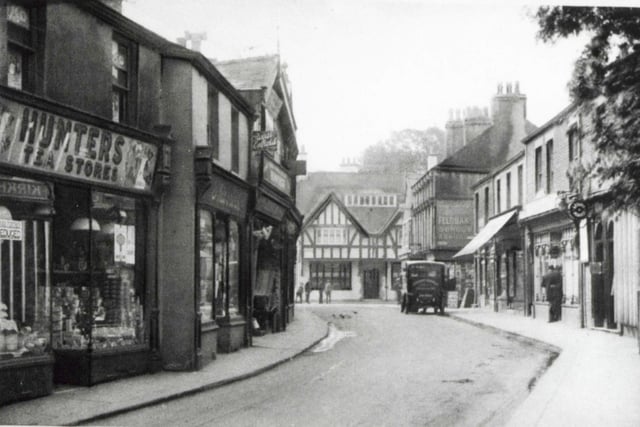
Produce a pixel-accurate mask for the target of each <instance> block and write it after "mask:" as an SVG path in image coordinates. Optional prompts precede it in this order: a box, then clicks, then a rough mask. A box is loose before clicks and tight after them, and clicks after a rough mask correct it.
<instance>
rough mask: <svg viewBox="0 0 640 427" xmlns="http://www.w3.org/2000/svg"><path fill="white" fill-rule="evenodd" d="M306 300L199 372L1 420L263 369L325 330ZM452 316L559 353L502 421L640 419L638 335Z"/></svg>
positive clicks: (125, 403) (126, 401)
mask: <svg viewBox="0 0 640 427" xmlns="http://www.w3.org/2000/svg"><path fill="white" fill-rule="evenodd" d="M311 305H312V306H313V305H315V304H313V303H312V304H311ZM380 305H392V304H380ZM394 306H395V304H394ZM305 307H306V304H304V305H299V306H298V308H297V309H296V315H295V319H294V320H293V322H291V323H290V324H289V325H288V326H287V330H286V331H285V332H281V333H276V334H267V335H265V336H262V337H254V341H253V344H254V345H253V346H252V347H250V348H243V349H241V350H239V351H237V352H235V353H231V354H219V355H218V358H217V360H215V361H213V362H211V363H210V364H208V365H206V366H205V367H204V368H203V369H201V370H200V371H197V372H159V373H156V374H149V375H141V376H137V377H132V378H127V379H122V380H118V381H113V382H109V383H104V384H98V385H95V386H93V387H73V388H71V387H64V388H57V389H56V391H55V392H54V393H53V394H52V395H50V396H46V397H42V398H39V399H33V400H29V401H25V402H18V403H13V404H10V405H7V406H4V407H0V424H2V425H79V424H83V423H88V422H95V421H99V420H100V419H103V418H106V417H108V416H112V415H117V414H120V413H124V412H127V411H131V410H135V409H139V408H143V407H147V406H151V405H155V404H158V403H162V402H166V401H169V400H172V399H177V398H180V397H185V396H189V395H191V394H195V393H199V392H202V391H205V390H210V389H214V388H216V387H222V386H224V385H226V384H230V383H232V382H235V381H240V380H243V379H246V378H249V377H252V376H255V375H259V374H260V373H262V372H265V371H267V370H269V369H272V368H274V367H276V366H279V365H280V364H282V363H285V362H287V361H289V360H291V359H293V358H295V357H296V356H298V355H300V354H302V353H304V352H305V351H307V350H308V349H310V348H312V347H313V346H314V345H316V344H317V343H319V342H320V341H322V339H324V338H325V337H326V336H327V333H328V327H327V323H326V322H325V321H323V320H321V319H320V318H319V317H317V316H315V315H314V314H313V313H312V312H311V311H310V310H307V309H305ZM396 307H397V306H396ZM448 315H449V316H451V317H452V318H455V319H457V320H459V321H463V322H467V323H471V324H474V325H476V326H478V327H481V328H485V329H489V330H492V331H493V332H495V333H499V334H506V335H508V336H511V337H513V338H515V339H519V340H525V341H529V342H531V343H534V344H539V345H541V346H543V347H544V348H546V349H547V350H548V349H549V348H551V349H553V351H557V353H559V355H558V357H557V358H552V359H550V366H549V367H548V368H547V369H546V370H545V371H541V372H539V373H538V375H536V376H535V377H534V378H533V379H532V383H530V384H529V386H530V387H531V391H530V394H529V396H528V397H527V398H526V399H525V401H524V402H523V403H522V404H521V405H520V406H518V407H517V408H516V409H514V410H513V411H512V413H511V414H510V415H509V416H507V417H506V418H504V417H500V424H503V423H506V425H507V426H517V427H528V426H545V427H546V426H563V427H568V426H602V425H611V426H616V427H618V426H634V427H635V426H638V425H640V355H639V352H638V342H637V340H636V339H635V338H631V337H622V336H619V335H617V334H612V333H606V332H602V331H594V330H589V329H577V328H574V327H571V326H568V325H566V324H563V323H561V322H556V323H545V322H543V321H541V320H539V319H532V318H528V317H524V316H521V315H515V314H507V313H494V312H492V311H485V310H482V309H450V310H448Z"/></svg>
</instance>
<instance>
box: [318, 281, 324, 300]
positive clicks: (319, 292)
mask: <svg viewBox="0 0 640 427" xmlns="http://www.w3.org/2000/svg"><path fill="white" fill-rule="evenodd" d="M322 295H324V288H323V287H322V283H318V302H319V303H320V304H322Z"/></svg>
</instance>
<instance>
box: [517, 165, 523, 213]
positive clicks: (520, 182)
mask: <svg viewBox="0 0 640 427" xmlns="http://www.w3.org/2000/svg"><path fill="white" fill-rule="evenodd" d="M523 193H524V172H523V167H522V165H518V204H519V205H520V206H522V197H523Z"/></svg>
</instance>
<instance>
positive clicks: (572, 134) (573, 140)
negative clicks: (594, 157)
mask: <svg viewBox="0 0 640 427" xmlns="http://www.w3.org/2000/svg"><path fill="white" fill-rule="evenodd" d="M567 142H568V145H569V161H572V160H576V159H579V158H580V156H581V155H582V147H581V143H580V138H579V135H578V128H577V127H576V126H572V127H571V128H570V129H569V130H568V131H567Z"/></svg>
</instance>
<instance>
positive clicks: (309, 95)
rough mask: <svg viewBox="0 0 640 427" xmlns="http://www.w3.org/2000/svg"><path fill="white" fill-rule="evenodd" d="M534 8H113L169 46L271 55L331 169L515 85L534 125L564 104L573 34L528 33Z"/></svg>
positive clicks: (238, 2)
mask: <svg viewBox="0 0 640 427" xmlns="http://www.w3.org/2000/svg"><path fill="white" fill-rule="evenodd" d="M535 10H536V7H535V6H531V7H525V6H522V5H517V4H513V3H511V4H509V3H506V2H505V3H490V2H487V1H482V0H481V1H475V2H468V3H463V2H451V1H445V0H442V1H436V0H182V1H175V0H126V1H125V4H124V13H125V15H127V16H128V17H130V18H131V19H133V20H135V21H137V22H139V23H140V24H142V25H143V26H145V27H147V28H149V29H151V30H152V31H154V32H157V33H159V34H160V35H162V36H164V37H166V38H167V39H170V40H173V41H175V40H176V38H177V37H179V36H182V35H183V34H184V31H185V30H188V31H191V32H198V31H206V33H207V40H206V41H205V42H204V44H203V47H202V51H203V53H204V54H205V55H206V56H208V57H214V58H217V59H220V60H224V59H232V58H238V57H247V56H257V55H263V54H271V53H276V52H277V49H278V39H279V40H280V43H279V44H280V53H281V56H282V58H283V60H284V61H285V62H286V63H287V64H288V66H289V68H288V73H289V77H290V80H291V86H292V90H293V105H294V113H295V116H296V120H297V124H298V144H299V145H300V146H304V147H305V148H306V151H307V153H308V158H307V165H308V169H309V170H310V171H315V170H335V169H337V167H338V165H339V163H340V161H341V159H342V158H344V157H354V156H358V155H360V154H361V153H362V150H363V149H364V148H365V147H366V146H368V145H371V144H374V143H376V142H377V141H379V140H381V139H383V138H385V137H387V136H388V135H389V134H390V132H392V131H394V130H402V129H405V128H414V129H426V128H427V127H429V126H438V127H439V128H441V129H443V130H444V124H445V122H446V120H447V118H448V111H449V109H456V108H464V107H466V106H473V105H477V106H482V107H484V106H486V107H488V106H489V104H490V99H491V97H492V95H493V94H494V93H495V91H496V87H497V84H498V83H499V82H508V81H516V80H517V81H519V82H520V90H521V92H523V93H525V94H526V95H527V111H528V119H529V120H530V121H532V122H533V123H534V124H536V125H541V124H543V123H544V122H546V121H547V120H549V119H550V118H551V117H553V116H554V115H555V114H556V113H558V112H559V111H560V110H561V109H562V108H564V107H565V106H566V105H567V104H568V103H569V96H568V91H567V82H568V80H569V79H570V77H571V70H572V67H573V62H574V60H575V58H576V57H577V56H578V55H579V53H580V51H581V50H582V46H584V39H583V40H576V39H569V40H561V41H559V42H558V43H556V44H554V45H548V44H543V43H542V42H541V41H538V40H536V37H535V34H536V30H537V25H536V23H535V22H534V21H533V20H532V19H531V18H529V17H528V13H533V12H534V11H535Z"/></svg>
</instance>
